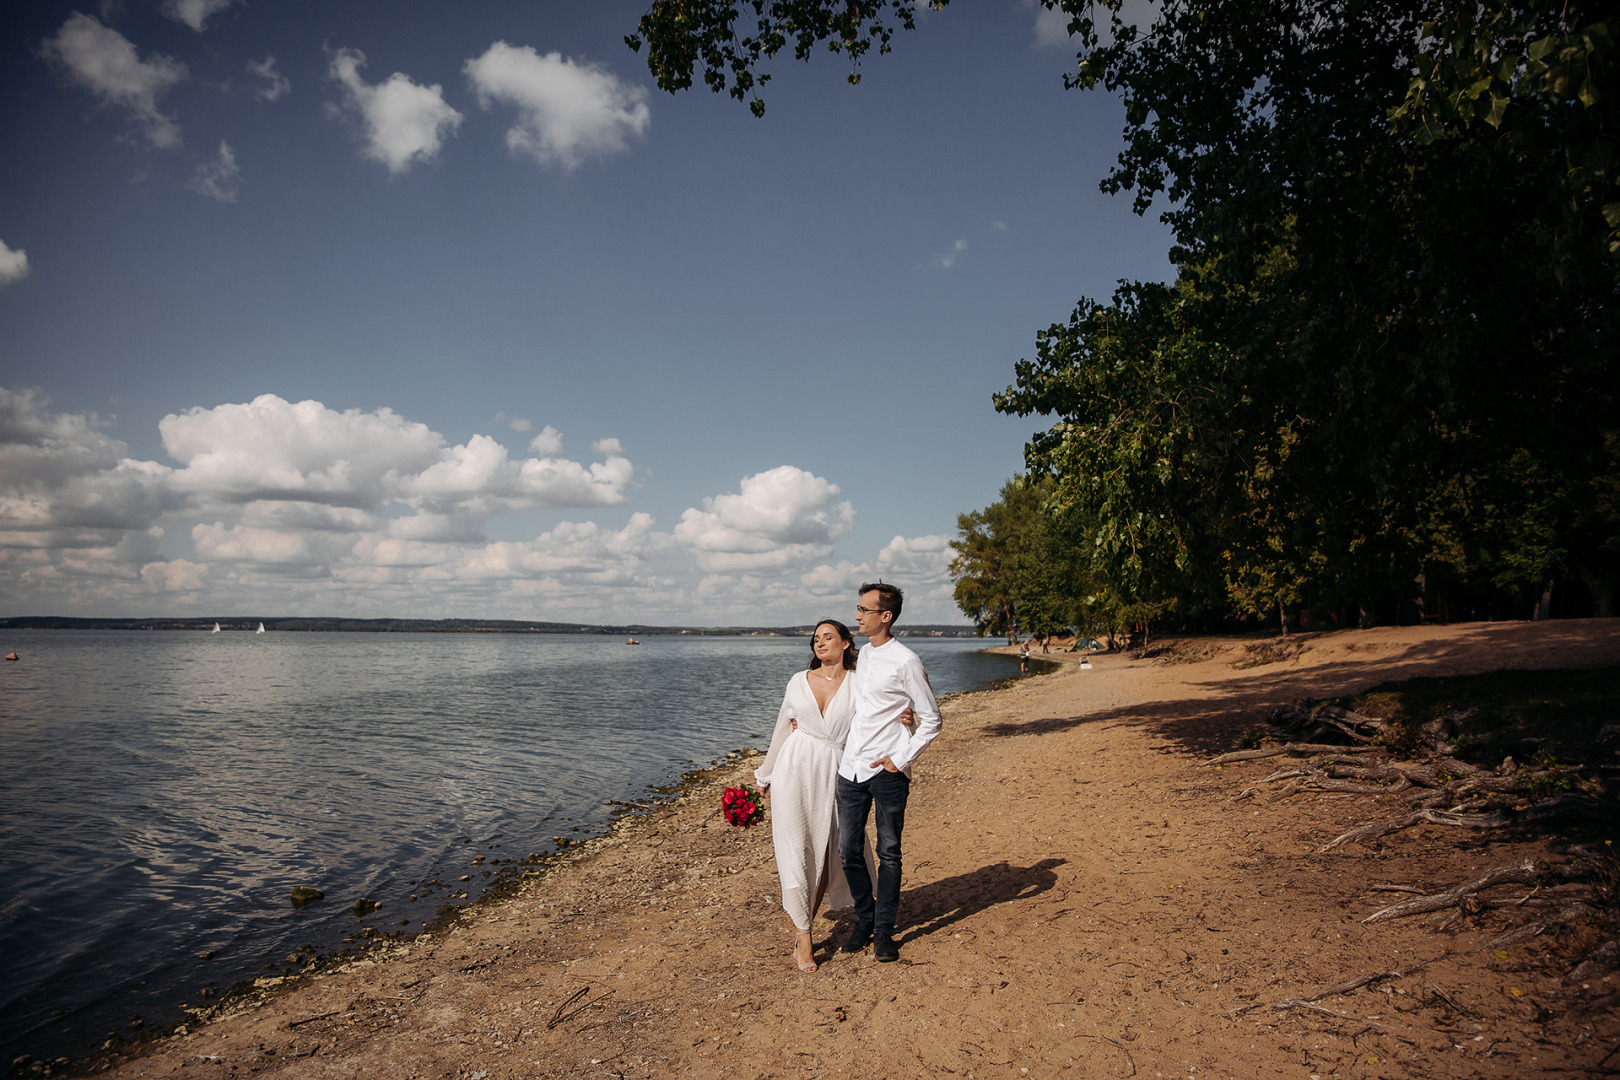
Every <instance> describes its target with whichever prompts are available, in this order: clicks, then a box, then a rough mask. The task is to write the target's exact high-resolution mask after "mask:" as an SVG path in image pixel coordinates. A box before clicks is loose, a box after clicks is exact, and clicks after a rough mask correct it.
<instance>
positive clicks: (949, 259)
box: [934, 240, 968, 270]
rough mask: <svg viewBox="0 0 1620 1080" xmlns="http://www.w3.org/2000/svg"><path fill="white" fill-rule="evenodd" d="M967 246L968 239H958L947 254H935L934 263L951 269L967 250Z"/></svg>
mask: <svg viewBox="0 0 1620 1080" xmlns="http://www.w3.org/2000/svg"><path fill="white" fill-rule="evenodd" d="M967 246H968V244H967V241H966V240H957V242H956V243H954V244H952V245H951V247H950V250H949V251H947V252H945V254H943V255H936V256H934V265H936V266H939V267H942V268H944V269H946V270H949V269H950V268H951V267H953V266H955V265H956V260H957V259H960V258H961V257H962V252H964V251H966V250H967Z"/></svg>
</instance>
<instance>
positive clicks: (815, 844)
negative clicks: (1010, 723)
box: [754, 582, 940, 971]
mask: <svg viewBox="0 0 1620 1080" xmlns="http://www.w3.org/2000/svg"><path fill="white" fill-rule="evenodd" d="M904 599H905V596H904V594H903V593H902V592H901V591H900V590H899V589H897V588H895V587H894V586H893V585H887V584H883V583H881V582H880V583H878V584H875V585H862V586H861V591H860V599H859V600H858V601H857V603H856V607H855V621H856V628H857V629H858V630H859V631H860V633H861V634H862V635H863V636H865V637H866V639H867V643H866V645H865V646H864V647H862V648H861V650H860V652H859V654H857V653H856V651H855V639H854V637H853V636H851V634H850V632H849V628H848V627H846V626H845V625H844V624H843V623H841V622H839V621H838V620H836V619H824V620H822V621H821V622H820V623H818V624H817V625H816V629H815V633H814V634H813V635H812V638H811V646H810V648H811V660H810V668H809V670H808V671H801V672H799V673H798V674H797V675H794V676H793V678H792V679H790V680H789V681H788V686H787V692H786V694H784V695H783V698H782V709H781V711H780V712H779V713H778V715H777V720H776V730H775V732H774V733H773V734H772V736H771V748H770V751H769V752H768V753H767V754H766V755H765V761H764V763H763V764H762V765H761V766H760V767H759V769H758V770H757V771H756V772H755V773H754V778H755V779H756V780H757V781H758V782H759V784H760V785H761V786H762V787H769V788H771V789H772V790H771V832H772V839H773V841H774V843H775V848H776V869H777V873H778V874H779V875H780V877H781V879H782V906H783V908H784V909H786V911H787V913H788V917H789V918H791V919H792V920H793V927H794V930H795V931H796V932H797V939H796V941H795V943H794V948H793V959H794V962H795V963H796V964H797V965H798V967H799V970H800V971H814V970H816V962H815V957H814V951H815V945H814V942H813V940H812V938H811V934H810V929H811V924H812V922H813V921H814V919H815V917H816V911H817V909H818V908H820V906H821V904H822V902H823V901H825V902H826V904H827V906H828V907H829V908H833V909H837V908H842V907H847V906H849V905H850V904H852V903H853V904H854V906H855V917H856V922H855V929H854V930H853V931H852V932H851V933H850V935H849V937H848V938H846V939H845V940H844V943H843V944H842V946H840V949H841V951H843V952H846V953H858V952H861V951H863V950H864V949H865V948H866V946H867V944H868V943H870V944H871V945H872V955H873V957H874V958H875V959H877V960H881V961H888V960H898V959H899V958H900V951H899V949H898V947H897V946H896V944H895V941H894V926H895V917H896V914H897V912H898V909H899V906H900V834H901V831H902V830H903V829H904V827H905V821H906V796H907V794H908V793H909V792H910V790H911V765H912V762H914V761H916V759H917V755H918V754H920V753H922V751H923V748H924V747H926V746H927V745H928V744H929V743H930V742H932V741H933V740H934V737H935V736H936V735H938V734H939V729H940V718H939V706H938V705H937V704H936V703H935V701H934V692H933V690H932V689H931V688H930V687H929V685H928V674H927V672H925V671H924V670H923V666H922V661H920V660H918V659H917V654H916V653H914V652H912V651H911V650H910V649H908V648H906V647H905V646H904V645H902V644H901V643H900V642H898V641H896V640H895V639H894V638H893V637H892V636H891V631H892V630H893V627H894V624H895V622H896V621H897V620H898V619H899V618H900V609H901V605H902V603H903V601H904ZM874 809H875V811H876V814H875V816H876V819H877V881H876V885H875V886H874V884H873V880H872V850H871V847H870V846H869V845H868V844H867V842H866V819H867V817H868V816H871V815H872V813H873V810H874Z"/></svg>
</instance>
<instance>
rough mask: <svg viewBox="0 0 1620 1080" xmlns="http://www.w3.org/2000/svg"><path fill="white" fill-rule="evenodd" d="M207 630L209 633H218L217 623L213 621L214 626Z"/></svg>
mask: <svg viewBox="0 0 1620 1080" xmlns="http://www.w3.org/2000/svg"><path fill="white" fill-rule="evenodd" d="M208 632H209V633H210V634H217V633H219V623H215V624H214V628H213V629H212V630H210V631H208Z"/></svg>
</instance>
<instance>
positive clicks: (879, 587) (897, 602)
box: [857, 581, 906, 624]
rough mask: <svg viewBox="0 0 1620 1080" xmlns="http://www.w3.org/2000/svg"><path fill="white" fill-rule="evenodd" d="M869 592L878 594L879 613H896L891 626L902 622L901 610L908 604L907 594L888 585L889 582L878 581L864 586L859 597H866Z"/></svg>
mask: <svg viewBox="0 0 1620 1080" xmlns="http://www.w3.org/2000/svg"><path fill="white" fill-rule="evenodd" d="M869 592H875V593H877V594H878V602H877V606H878V610H879V611H892V612H894V618H893V619H891V620H889V621H890V623H891V624H893V623H897V622H899V621H900V608H901V607H902V606H904V604H905V602H906V594H905V593H903V592H901V591H900V590H899V589H897V588H895V587H894V586H893V585H890V584H888V583H887V582H884V581H877V582H867V583H866V584H865V585H862V586H861V591H860V592H859V593H858V594H857V595H859V596H865V595H866V594H867V593H869Z"/></svg>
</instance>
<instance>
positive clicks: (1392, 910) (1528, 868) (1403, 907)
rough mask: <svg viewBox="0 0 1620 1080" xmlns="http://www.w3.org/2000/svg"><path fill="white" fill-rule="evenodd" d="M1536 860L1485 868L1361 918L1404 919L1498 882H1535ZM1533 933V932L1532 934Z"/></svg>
mask: <svg viewBox="0 0 1620 1080" xmlns="http://www.w3.org/2000/svg"><path fill="white" fill-rule="evenodd" d="M1536 877H1537V874H1536V864H1535V862H1534V861H1533V860H1530V859H1526V860H1524V861H1523V862H1519V863H1513V864H1512V865H1510V866H1497V867H1493V868H1492V869H1490V870H1487V871H1485V872H1484V873H1483V874H1481V875H1479V877H1477V878H1474V879H1473V880H1472V881H1465V882H1463V883H1462V884H1460V885H1453V886H1452V887H1451V888H1449V889H1447V890H1446V891H1445V892H1438V893H1434V894H1433V895H1430V896H1417V897H1413V898H1412V899H1411V900H1402V901H1401V902H1400V903H1398V904H1391V905H1390V906H1389V907H1386V908H1380V909H1379V910H1377V911H1375V912H1373V913H1372V914H1371V915H1369V916H1367V917H1366V918H1365V919H1362V920H1361V921H1362V922H1363V923H1377V922H1388V921H1389V920H1390V919H1402V918H1405V917H1407V916H1408V915H1422V914H1423V913H1424V912H1427V911H1439V910H1440V909H1442V908H1448V907H1451V906H1453V905H1454V904H1456V903H1457V902H1459V901H1460V900H1462V899H1463V898H1464V897H1467V896H1472V895H1473V894H1475V893H1477V892H1481V891H1483V890H1485V889H1489V888H1491V887H1493V886H1496V885H1507V884H1510V883H1511V884H1518V885H1533V884H1535V882H1536ZM1539 932H1540V931H1537V933H1539ZM1532 936H1533V935H1532Z"/></svg>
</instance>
